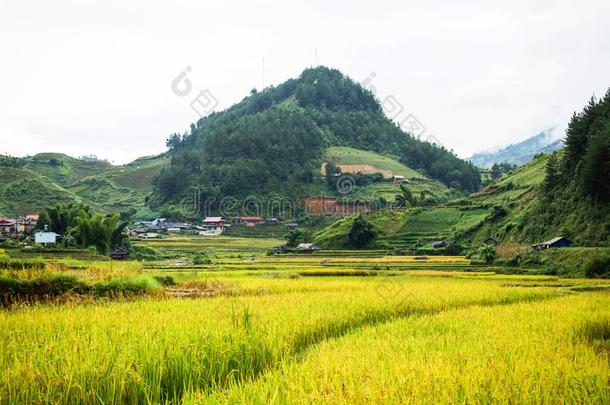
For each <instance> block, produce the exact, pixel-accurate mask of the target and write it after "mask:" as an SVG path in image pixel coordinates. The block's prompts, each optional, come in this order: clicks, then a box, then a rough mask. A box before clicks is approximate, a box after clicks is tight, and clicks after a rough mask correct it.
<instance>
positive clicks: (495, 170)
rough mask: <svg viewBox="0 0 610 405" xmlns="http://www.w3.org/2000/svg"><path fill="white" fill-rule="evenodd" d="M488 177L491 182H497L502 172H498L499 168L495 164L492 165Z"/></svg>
mask: <svg viewBox="0 0 610 405" xmlns="http://www.w3.org/2000/svg"><path fill="white" fill-rule="evenodd" d="M490 175H491V178H492V179H493V180H498V179H499V178H500V176H502V172H501V171H500V166H498V164H497V163H494V164H493V165H492V166H491V171H490Z"/></svg>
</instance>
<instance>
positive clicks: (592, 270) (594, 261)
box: [585, 255, 610, 278]
mask: <svg viewBox="0 0 610 405" xmlns="http://www.w3.org/2000/svg"><path fill="white" fill-rule="evenodd" d="M585 275H586V276H587V277H588V278H594V277H610V255H606V256H601V255H596V256H593V257H592V258H591V260H589V262H588V263H587V265H586V266H585Z"/></svg>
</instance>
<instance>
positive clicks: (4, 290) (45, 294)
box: [0, 274, 91, 305]
mask: <svg viewBox="0 0 610 405" xmlns="http://www.w3.org/2000/svg"><path fill="white" fill-rule="evenodd" d="M90 291H91V287H90V285H88V284H87V283H85V282H84V281H82V280H80V279H78V278H76V277H75V276H70V275H64V274H59V275H54V276H51V277H40V278H34V279H17V278H12V277H6V276H0V294H1V295H2V298H3V302H2V303H3V304H4V305H10V304H12V303H14V302H18V301H30V300H43V299H48V298H53V297H57V296H60V295H62V294H66V293H75V294H86V293H88V292H90Z"/></svg>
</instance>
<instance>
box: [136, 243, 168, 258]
mask: <svg viewBox="0 0 610 405" xmlns="http://www.w3.org/2000/svg"><path fill="white" fill-rule="evenodd" d="M129 256H130V257H131V258H132V259H135V260H149V261H152V260H160V259H163V258H164V257H165V256H164V255H163V253H161V252H160V251H158V250H157V249H155V248H152V247H149V246H133V245H132V246H131V248H130V249H129Z"/></svg>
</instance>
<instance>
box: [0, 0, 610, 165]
mask: <svg viewBox="0 0 610 405" xmlns="http://www.w3.org/2000/svg"><path fill="white" fill-rule="evenodd" d="M4 3H5V4H3V5H2V13H1V14H0V51H1V52H2V63H0V89H2V91H1V92H0V141H1V144H2V146H1V147H0V151H1V152H10V153H12V154H15V155H22V154H33V153H36V152H42V151H50V150H52V151H63V152H67V153H71V154H91V153H93V154H96V155H98V156H100V157H105V158H108V159H111V160H115V161H116V162H125V161H128V160H132V159H134V158H136V157H138V156H141V155H145V154H150V153H158V152H161V151H163V150H164V140H165V138H166V137H167V136H168V135H169V133H171V132H182V131H184V130H185V129H186V128H188V126H189V124H190V123H191V122H193V121H195V120H196V119H197V116H196V114H195V113H194V112H193V111H192V110H191V108H190V107H189V105H188V101H187V100H185V99H183V98H180V97H177V96H176V95H175V94H173V93H172V91H171V88H170V83H171V81H172V80H173V78H174V77H175V76H176V75H177V74H178V73H179V72H181V71H182V70H183V69H185V67H186V66H191V67H192V72H191V74H190V76H189V77H190V78H191V79H192V81H193V85H194V88H195V89H196V90H200V89H201V90H203V89H205V88H209V89H210V90H211V91H212V92H213V94H214V96H215V97H216V98H217V99H218V100H219V103H220V104H219V108H225V107H228V106H229V105H231V104H232V103H234V102H237V101H239V100H241V99H242V98H243V97H244V96H246V95H247V94H248V92H249V90H250V89H251V88H252V87H257V88H260V87H261V82H262V74H261V58H262V56H263V55H264V57H265V66H266V70H265V82H266V84H277V83H280V82H282V81H284V80H286V79H288V78H290V77H294V76H296V75H298V74H299V73H300V72H301V71H302V70H303V69H304V68H305V67H307V66H309V65H311V64H313V62H314V49H318V61H319V62H320V63H322V64H325V65H329V66H332V67H336V68H339V69H341V70H342V71H343V72H344V73H346V74H348V75H350V76H351V77H353V78H354V79H355V80H357V81H360V80H362V79H364V78H365V77H367V76H368V75H369V74H370V73H371V72H376V73H377V77H376V78H375V86H376V87H377V88H378V89H379V92H380V94H382V95H384V94H385V95H389V94H393V95H395V96H396V98H397V99H398V100H400V102H401V103H402V104H403V105H404V106H405V108H406V110H408V111H409V113H412V114H414V115H415V116H417V118H418V119H419V120H420V121H422V122H423V123H424V124H425V126H426V128H427V131H428V134H434V135H435V137H436V138H438V139H439V140H440V141H442V142H443V143H444V144H445V145H446V146H447V147H449V148H453V149H454V150H455V151H456V152H458V153H459V154H461V155H462V156H466V155H468V154H470V153H472V152H475V151H478V150H484V149H488V148H492V147H496V146H501V145H504V144H507V143H511V142H515V141H518V140H520V139H522V138H525V137H527V136H530V135H533V134H535V133H536V132H537V131H540V130H543V129H546V128H549V127H552V126H557V127H558V131H562V130H563V128H564V127H565V125H566V123H567V120H568V119H569V117H570V115H571V113H572V112H573V111H575V110H579V109H580V108H582V106H583V105H584V104H585V103H586V101H587V100H588V98H589V97H590V96H591V94H592V93H594V92H595V93H596V94H597V95H602V94H603V92H605V91H606V89H607V88H608V87H609V86H610V83H609V82H608V81H607V80H608V79H607V72H608V71H610V54H609V53H608V52H607V50H608V49H609V48H610V25H609V24H607V21H606V19H607V16H608V15H609V12H610V4H609V3H608V2H606V1H595V0H591V1H582V2H579V3H578V5H575V4H574V3H573V2H571V1H534V2H532V1H525V0H520V1H514V2H489V1H486V2H484V1H476V0H470V1H462V2H459V4H458V3H457V2H453V1H448V0H447V1H440V0H436V1H409V2H397V1H388V0H382V1H378V2H374V3H371V2H364V1H335V2H328V1H324V2H323V1H320V0H315V1H308V2H305V1H292V2H288V1H285V2H279V1H275V2H274V1H270V0H267V1H235V2H228V3H227V2H224V3H222V2H209V1H194V0H193V1H185V0H182V1H176V2H161V1H142V0H133V1H130V2H119V1H117V0H112V1H105V2H97V1H92V0H87V1H68V0H58V1H54V2H45V1H41V0H40V1H29V2H4Z"/></svg>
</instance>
